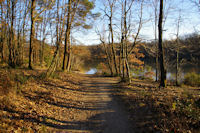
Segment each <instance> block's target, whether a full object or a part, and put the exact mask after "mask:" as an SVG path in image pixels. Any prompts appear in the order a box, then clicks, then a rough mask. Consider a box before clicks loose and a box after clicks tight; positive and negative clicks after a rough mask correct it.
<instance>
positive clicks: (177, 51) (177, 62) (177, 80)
mask: <svg viewBox="0 0 200 133" xmlns="http://www.w3.org/2000/svg"><path fill="white" fill-rule="evenodd" d="M180 21H181V16H180V13H179V18H178V23H177V33H176V43H177V44H176V85H177V86H178V85H179V71H180V70H179V69H180V68H179V64H180V63H179V50H180V45H179V28H180Z"/></svg>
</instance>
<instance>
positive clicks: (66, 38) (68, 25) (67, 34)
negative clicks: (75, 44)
mask: <svg viewBox="0 0 200 133" xmlns="http://www.w3.org/2000/svg"><path fill="white" fill-rule="evenodd" d="M71 2H72V1H71V0H68V15H67V28H66V32H65V47H64V58H63V67H62V69H63V71H65V70H66V66H67V55H68V53H67V52H69V51H68V50H69V49H68V43H69V39H70V29H71V25H70V18H71Z"/></svg>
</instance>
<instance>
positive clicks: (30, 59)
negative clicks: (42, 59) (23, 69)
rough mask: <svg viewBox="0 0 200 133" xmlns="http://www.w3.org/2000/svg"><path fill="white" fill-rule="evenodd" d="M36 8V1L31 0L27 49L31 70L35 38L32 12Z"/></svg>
mask: <svg viewBox="0 0 200 133" xmlns="http://www.w3.org/2000/svg"><path fill="white" fill-rule="evenodd" d="M35 7H36V0H32V3H31V32H30V47H29V66H28V67H29V69H33V67H32V56H33V43H34V36H35V18H34V12H35Z"/></svg>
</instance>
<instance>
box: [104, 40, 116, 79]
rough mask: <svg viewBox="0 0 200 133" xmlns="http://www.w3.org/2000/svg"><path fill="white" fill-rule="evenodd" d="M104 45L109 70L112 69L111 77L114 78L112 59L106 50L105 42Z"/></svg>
mask: <svg viewBox="0 0 200 133" xmlns="http://www.w3.org/2000/svg"><path fill="white" fill-rule="evenodd" d="M102 43H103V47H104V49H105V53H106V56H107V60H108V67H109V69H110V74H111V76H113V75H114V74H113V69H112V62H111V59H110V56H109V53H108V50H107V48H106V44H105V42H102Z"/></svg>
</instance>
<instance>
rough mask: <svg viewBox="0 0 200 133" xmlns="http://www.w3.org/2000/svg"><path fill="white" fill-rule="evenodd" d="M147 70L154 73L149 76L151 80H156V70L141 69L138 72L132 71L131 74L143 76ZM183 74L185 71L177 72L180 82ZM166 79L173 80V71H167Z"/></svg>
mask: <svg viewBox="0 0 200 133" xmlns="http://www.w3.org/2000/svg"><path fill="white" fill-rule="evenodd" d="M147 72H152V73H154V74H153V75H151V76H150V77H151V78H152V79H153V80H156V75H155V73H156V70H152V71H148V70H146V69H145V70H144V71H141V72H139V73H134V72H133V76H136V77H137V76H139V77H140V76H141V77H145V73H147ZM184 75H185V73H183V72H181V73H180V74H179V80H180V81H181V82H182V81H183V80H184ZM166 76H167V80H169V81H175V80H176V74H175V73H174V72H167V75H166Z"/></svg>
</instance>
